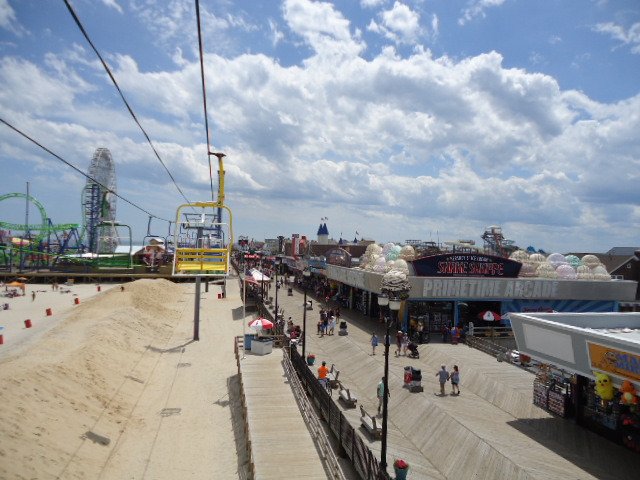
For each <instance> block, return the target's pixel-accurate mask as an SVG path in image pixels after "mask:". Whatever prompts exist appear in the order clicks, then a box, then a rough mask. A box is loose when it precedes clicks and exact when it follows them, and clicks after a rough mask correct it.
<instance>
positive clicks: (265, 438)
mask: <svg viewBox="0 0 640 480" xmlns="http://www.w3.org/2000/svg"><path fill="white" fill-rule="evenodd" d="M240 373H241V376H242V384H243V389H244V395H245V403H246V406H247V426H248V432H247V435H248V436H249V440H250V442H251V456H252V459H253V463H254V466H255V469H254V472H255V473H254V478H255V480H270V479H278V480H280V479H283V478H299V479H303V480H316V479H317V480H327V478H328V477H327V474H326V471H325V468H324V466H323V464H322V461H321V460H320V456H319V453H318V450H317V448H316V445H315V443H314V442H313V440H312V438H311V434H310V433H309V430H308V428H307V426H306V424H305V421H304V418H303V417H302V415H301V413H300V410H299V408H298V404H297V403H296V400H295V398H294V396H293V392H292V391H291V388H290V386H289V383H288V381H287V378H286V377H285V375H284V371H283V367H282V351H281V350H273V352H272V353H271V354H269V355H251V354H250V353H249V352H247V355H246V357H245V358H244V359H243V360H241V361H240Z"/></svg>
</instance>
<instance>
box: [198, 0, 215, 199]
mask: <svg viewBox="0 0 640 480" xmlns="http://www.w3.org/2000/svg"><path fill="white" fill-rule="evenodd" d="M195 1H196V20H197V23H198V49H199V52H200V77H201V79H202V105H203V107H204V128H205V130H206V133H207V161H208V162H209V181H210V184H211V201H212V202H215V198H214V193H213V169H212V167H211V155H214V154H213V153H212V152H211V141H210V138H209V116H208V115H207V89H206V85H205V77H204V52H203V47H202V28H201V26H200V0H195Z"/></svg>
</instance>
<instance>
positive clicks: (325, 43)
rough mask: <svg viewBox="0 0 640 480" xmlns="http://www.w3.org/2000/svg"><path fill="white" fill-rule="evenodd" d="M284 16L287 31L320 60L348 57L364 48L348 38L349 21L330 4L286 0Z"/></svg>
mask: <svg viewBox="0 0 640 480" xmlns="http://www.w3.org/2000/svg"><path fill="white" fill-rule="evenodd" d="M283 14H284V18H285V20H286V21H287V24H288V25H289V28H290V29H291V30H292V31H293V32H294V33H296V34H297V35H299V36H301V37H302V38H303V39H304V40H305V42H306V43H307V44H308V45H309V46H310V47H311V48H312V49H313V50H314V51H315V52H316V53H317V54H318V55H319V56H321V57H328V58H349V57H353V56H357V55H358V54H359V53H360V52H361V51H362V50H363V49H364V45H363V44H362V43H361V42H360V41H358V40H357V39H356V38H354V37H353V36H352V35H351V32H350V31H349V23H350V22H349V20H348V19H346V18H345V17H344V16H343V15H342V13H340V12H338V11H337V10H336V9H335V8H334V6H333V5H332V4H330V3H326V2H311V1H308V0H286V1H285V2H284V5H283Z"/></svg>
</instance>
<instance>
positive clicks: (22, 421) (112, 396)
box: [0, 280, 245, 479]
mask: <svg viewBox="0 0 640 480" xmlns="http://www.w3.org/2000/svg"><path fill="white" fill-rule="evenodd" d="M61 288H66V287H63V286H61ZM70 290H71V292H70V293H64V294H62V293H59V292H54V291H52V290H51V287H50V285H29V286H28V287H27V295H26V296H24V297H18V298H12V299H3V301H2V302H0V303H5V302H8V303H10V308H9V310H4V311H2V312H1V313H0V325H2V326H4V327H5V329H4V330H3V334H4V344H3V345H0V384H1V385H2V388H1V389H0V405H2V408H1V409H0V439H2V440H1V442H0V478H7V479H33V478H38V479H53V478H60V479H88V478H100V479H123V478H127V479H143V478H149V479H175V478H186V477H189V478H203V479H204V478H225V479H227V478H229V479H233V478H244V475H243V464H244V461H245V458H244V455H243V452H242V448H240V449H237V448H236V445H237V444H239V445H241V444H242V442H241V438H240V437H241V434H242V428H241V427H239V426H238V419H237V415H238V413H239V412H240V409H239V408H238V407H239V405H238V400H237V398H236V397H235V393H234V392H235V385H234V379H235V376H236V373H237V370H236V364H235V358H234V355H233V337H234V336H235V335H240V334H241V333H242V319H241V317H240V316H238V315H236V317H237V318H236V319H234V315H233V312H234V311H236V312H237V311H238V307H240V306H241V299H240V298H239V294H238V288H237V285H236V284H235V283H234V282H233V281H229V282H228V283H227V298H225V299H219V298H218V295H217V294H218V293H219V292H220V287H218V286H211V288H210V291H209V292H208V293H204V286H203V294H202V304H201V318H200V320H201V324H200V341H198V342H193V341H192V339H193V309H194V297H195V295H194V285H193V284H174V283H172V282H169V281H167V280H138V281H136V282H132V283H128V284H125V288H124V291H121V289H120V284H117V285H101V291H100V292H98V289H97V286H96V285H90V284H86V285H75V286H73V287H70ZM32 291H36V298H35V300H32V297H31V292H32ZM75 296H77V297H75ZM74 298H79V304H75V301H74ZM47 308H51V310H52V313H53V314H52V315H51V316H46V314H45V312H46V309H47ZM240 310H241V308H240ZM27 318H29V319H31V321H32V327H31V328H28V329H27V328H25V326H24V320H25V319H27Z"/></svg>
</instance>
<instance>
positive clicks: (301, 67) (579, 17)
mask: <svg viewBox="0 0 640 480" xmlns="http://www.w3.org/2000/svg"><path fill="white" fill-rule="evenodd" d="M70 3H71V4H72V6H73V8H74V10H75V12H76V13H77V15H78V17H79V19H80V21H81V22H82V24H83V25H84V28H85V29H86V31H87V33H88V35H89V37H90V38H91V40H92V42H93V43H94V45H95V46H96V48H97V49H98V51H99V52H100V54H101V55H102V56H103V58H104V59H105V61H106V63H107V64H108V65H109V67H110V68H111V70H112V72H113V75H114V77H115V78H116V80H117V82H118V84H119V86H120V88H121V90H122V92H123V94H124V96H125V98H126V99H127V101H128V102H129V104H130V106H131V108H132V110H133V112H134V113H135V115H136V117H137V118H138V120H139V121H140V123H141V125H142V126H143V128H144V129H145V131H146V132H147V134H148V135H149V137H150V139H151V141H152V143H153V145H154V147H155V149H156V151H157V152H158V155H159V156H160V158H161V160H162V162H163V163H164V164H165V165H166V167H167V169H168V170H169V172H171V174H172V176H173V178H174V179H175V183H174V182H173V180H172V179H171V177H170V176H169V175H168V173H167V171H166V170H165V168H164V167H163V166H162V164H161V163H160V162H159V161H158V158H157V157H156V156H155V154H154V152H153V150H152V148H151V147H150V146H149V144H148V143H147V141H146V139H145V137H144V134H143V133H142V132H141V130H140V129H139V127H138V126H137V125H136V124H135V122H134V120H133V119H132V117H131V115H130V114H129V112H128V111H127V109H126V107H125V105H124V103H123V102H122V99H121V98H120V96H119V95H118V93H117V90H116V89H115V87H114V86H113V84H112V83H111V81H110V79H109V77H108V76H107V74H106V72H105V70H104V68H103V66H102V64H101V63H100V61H99V60H98V58H97V56H96V55H95V53H94V52H93V51H92V50H91V48H90V46H89V44H88V43H87V41H86V40H85V39H84V37H83V36H82V34H81V32H80V30H79V28H78V27H77V25H76V24H75V23H74V21H73V18H72V16H71V15H70V13H69V11H68V9H67V8H66V6H65V3H64V1H63V0H0V118H1V119H3V120H4V121H6V122H8V123H10V124H11V125H13V126H14V127H16V128H17V129H19V130H21V131H23V132H24V133H25V134H27V135H29V136H31V137H32V138H33V139H35V140H36V141H37V142H39V143H40V144H41V145H43V146H44V147H46V148H47V149H49V150H50V151H52V152H54V153H55V154H56V155H58V156H59V157H61V158H63V159H64V160H65V161H67V162H69V163H70V164H72V165H75V166H76V167H77V168H79V169H80V170H82V171H85V172H86V171H87V170H88V168H89V163H90V160H91V157H92V156H93V153H94V151H95V150H96V149H97V148H99V147H106V148H108V149H109V150H110V151H111V154H112V156H113V159H114V161H115V168H116V175H117V191H118V194H119V195H121V196H122V197H124V198H126V199H127V200H128V201H130V202H131V203H133V204H135V205H136V206H138V207H140V208H141V209H142V210H146V212H148V213H151V214H152V215H154V217H156V218H152V221H151V227H150V229H149V230H150V231H149V233H151V234H152V235H162V236H164V235H166V234H167V233H168V230H169V223H168V220H172V219H174V218H175V214H176V209H177V207H178V205H180V204H181V203H184V202H185V200H184V197H183V196H182V195H181V193H180V191H179V190H178V188H177V187H176V184H177V186H178V187H179V188H180V190H181V191H182V192H183V193H184V196H185V197H186V198H187V199H188V200H189V201H193V202H195V201H207V200H210V199H211V197H212V192H211V185H210V176H209V164H208V159H207V139H206V131H205V126H204V114H203V99H202V86H201V77H200V63H199V56H198V36H197V23H196V14H195V3H194V1H193V0H73V1H72V2H70ZM200 13H201V22H202V32H203V47H204V65H205V80H206V89H207V90H206V93H207V106H208V114H209V115H208V121H209V132H210V139H211V140H210V141H211V149H212V151H220V152H224V153H225V154H226V157H225V160H224V167H225V197H226V201H225V203H226V204H227V205H228V206H229V207H230V208H231V209H232V211H233V227H234V234H235V236H236V237H237V236H238V235H244V236H248V237H249V238H250V239H255V240H263V239H265V238H276V237H277V236H279V235H283V236H285V237H289V236H290V235H291V234H295V233H297V234H300V235H306V236H307V237H309V238H311V239H316V233H317V230H318V227H319V225H320V224H321V223H325V222H326V224H327V227H328V230H329V233H330V237H333V238H335V239H339V238H341V237H342V238H345V239H348V240H352V239H354V238H356V237H357V238H366V239H372V240H376V241H377V242H379V243H385V242H389V241H393V242H398V243H402V242H404V241H405V240H408V239H412V240H413V239H420V240H426V241H439V242H444V241H449V240H457V239H471V240H475V241H476V242H477V243H479V244H481V243H482V240H481V235H482V233H483V232H484V230H485V228H486V227H487V226H490V225H497V226H500V227H501V228H502V232H503V234H504V235H505V237H506V238H508V239H511V240H513V241H514V242H515V243H516V244H517V245H519V246H521V247H523V248H526V247H528V246H533V247H534V248H536V249H544V250H545V251H547V252H561V253H567V252H606V251H607V250H609V249H610V248H612V247H614V246H639V245H640V135H639V132H640V2H638V1H637V0H545V1H531V0H404V1H396V0H335V1H333V2H329V1H311V0H284V1H275V0H271V1H257V0H244V1H231V0H201V1H200ZM213 160H214V164H213V174H214V177H213V183H214V189H215V190H217V184H218V181H217V173H216V172H217V164H216V162H215V160H216V159H215V157H213ZM85 181H86V179H85V178H84V177H83V176H82V175H80V174H79V173H77V172H76V171H74V170H73V169H72V168H71V167H69V166H67V165H66V164H64V163H62V162H61V161H60V160H59V159H57V158H55V157H54V156H52V155H51V154H49V153H47V152H46V151H44V150H43V149H42V148H40V147H38V146H36V145H34V144H33V143H31V142H29V141H27V140H26V139H24V138H23V137H22V136H20V135H18V134H16V132H15V131H13V130H12V129H10V128H8V127H7V126H6V125H5V124H2V123H0V196H1V195H3V194H6V193H13V192H22V193H24V192H25V191H26V185H27V182H29V191H30V193H31V194H32V195H33V196H34V197H35V198H37V199H38V200H39V201H40V202H41V203H42V204H43V205H44V206H45V209H46V211H47V215H48V216H49V217H50V218H51V220H52V221H53V222H54V223H58V224H60V223H81V191H82V188H83V186H84V184H85ZM215 196H216V197H217V193H216V195H215ZM117 202H118V203H117V220H118V221H119V222H121V223H126V224H129V225H131V226H132V228H133V231H134V235H133V236H134V240H135V241H139V240H141V239H142V237H143V236H144V235H145V234H146V233H147V225H148V214H147V213H145V212H144V211H142V210H141V209H138V208H136V207H134V206H132V205H130V204H128V203H126V202H125V201H123V200H121V199H119V200H118V201H117ZM31 212H32V218H34V216H35V217H36V218H37V215H36V213H35V209H33V208H32V209H31ZM24 218H25V204H24V201H23V200H21V199H17V198H10V199H6V200H3V201H0V220H3V221H10V222H19V223H24ZM34 223H40V222H39V221H35V222H34Z"/></svg>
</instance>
